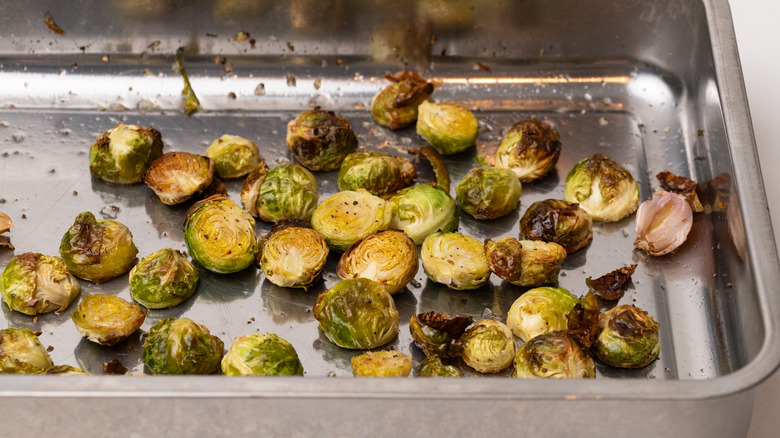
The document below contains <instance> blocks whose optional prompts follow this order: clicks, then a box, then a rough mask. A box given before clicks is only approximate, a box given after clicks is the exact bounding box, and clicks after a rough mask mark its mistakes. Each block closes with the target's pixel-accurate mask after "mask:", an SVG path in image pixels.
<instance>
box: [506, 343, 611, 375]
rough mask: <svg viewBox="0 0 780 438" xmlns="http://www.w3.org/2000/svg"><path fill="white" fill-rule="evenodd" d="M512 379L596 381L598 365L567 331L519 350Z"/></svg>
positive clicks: (528, 344) (526, 344)
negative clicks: (585, 379)
mask: <svg viewBox="0 0 780 438" xmlns="http://www.w3.org/2000/svg"><path fill="white" fill-rule="evenodd" d="M514 363H515V369H514V371H512V377H517V378H521V379H532V378H552V379H578V378H594V377H596V364H595V363H594V362H593V359H592V358H591V357H590V356H589V355H588V353H587V351H585V350H583V349H582V347H580V345H579V344H578V343H577V342H575V341H574V339H573V338H572V337H571V336H569V335H568V334H567V333H566V332H565V331H555V332H550V333H545V334H543V335H539V336H536V337H534V338H532V339H530V340H528V342H526V343H525V344H523V346H522V347H520V348H519V349H518V350H517V354H516V355H515V360H514Z"/></svg>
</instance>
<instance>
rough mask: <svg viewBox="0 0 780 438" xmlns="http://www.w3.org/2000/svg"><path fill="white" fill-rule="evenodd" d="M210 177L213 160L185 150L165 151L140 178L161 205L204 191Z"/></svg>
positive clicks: (212, 172)
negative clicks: (142, 178) (142, 177)
mask: <svg viewBox="0 0 780 438" xmlns="http://www.w3.org/2000/svg"><path fill="white" fill-rule="evenodd" d="M213 178H214V160H212V159H211V158H208V157H204V156H202V155H197V154H191V153H189V152H168V153H167V154H163V155H162V156H160V158H158V159H156V160H154V162H152V164H151V166H149V169H147V171H146V174H144V182H145V183H146V185H148V186H149V188H150V189H152V191H154V193H155V194H156V195H157V197H158V198H160V202H162V203H163V204H165V205H176V204H181V203H182V202H184V201H186V200H188V199H190V198H191V197H192V196H194V195H195V194H198V193H200V192H202V191H204V190H205V189H206V188H207V187H208V186H209V185H210V184H211V182H212V180H213Z"/></svg>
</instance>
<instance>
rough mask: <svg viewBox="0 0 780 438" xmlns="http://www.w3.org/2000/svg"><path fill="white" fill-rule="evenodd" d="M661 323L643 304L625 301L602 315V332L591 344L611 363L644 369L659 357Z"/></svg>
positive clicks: (614, 365) (599, 355) (600, 318)
mask: <svg viewBox="0 0 780 438" xmlns="http://www.w3.org/2000/svg"><path fill="white" fill-rule="evenodd" d="M659 327H660V324H658V323H657V322H655V320H654V319H653V317H652V316H650V315H648V314H647V312H645V311H644V310H642V309H640V308H639V307H634V306H629V305H627V304H622V305H620V306H616V307H613V308H612V309H610V310H607V311H606V312H603V313H602V314H601V315H599V331H598V333H597V334H596V342H594V344H593V346H592V347H591V351H592V352H593V354H594V355H595V356H596V357H597V358H598V359H600V360H601V361H602V362H604V363H606V364H607V365H611V366H613V367H619V368H642V367H644V366H647V365H649V364H650V362H652V361H654V360H655V359H656V358H657V357H658V352H659V350H660V348H661V347H660V342H659V335H658V329H659Z"/></svg>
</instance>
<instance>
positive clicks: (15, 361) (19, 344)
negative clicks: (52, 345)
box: [0, 328, 53, 374]
mask: <svg viewBox="0 0 780 438" xmlns="http://www.w3.org/2000/svg"><path fill="white" fill-rule="evenodd" d="M52 365H53V364H52V362H51V358H50V357H49V353H48V352H47V351H46V349H45V348H44V347H43V345H41V341H39V340H38V336H36V335H35V333H33V332H31V331H30V330H27V329H17V328H7V329H4V330H0V374H40V373H42V372H44V371H46V370H47V369H49V368H50V367H51V366H52Z"/></svg>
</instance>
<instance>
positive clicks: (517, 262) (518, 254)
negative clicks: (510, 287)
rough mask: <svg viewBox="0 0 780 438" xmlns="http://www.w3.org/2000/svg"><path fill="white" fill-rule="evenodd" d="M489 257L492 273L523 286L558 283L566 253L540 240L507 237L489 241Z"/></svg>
mask: <svg viewBox="0 0 780 438" xmlns="http://www.w3.org/2000/svg"><path fill="white" fill-rule="evenodd" d="M485 255H486V256H487V258H488V263H489V264H490V270H491V271H492V272H493V273H494V274H496V275H498V276H499V277H501V278H502V279H504V280H506V281H508V282H510V283H512V284H514V285H516V286H523V287H538V286H546V285H550V284H557V283H558V274H559V273H560V272H561V265H563V261H564V260H566V250H565V249H563V247H562V246H561V245H558V244H557V243H552V242H542V241H538V240H523V241H519V240H517V239H515V238H513V237H505V238H503V239H499V240H497V241H495V242H494V241H492V240H490V239H487V240H485Z"/></svg>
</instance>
